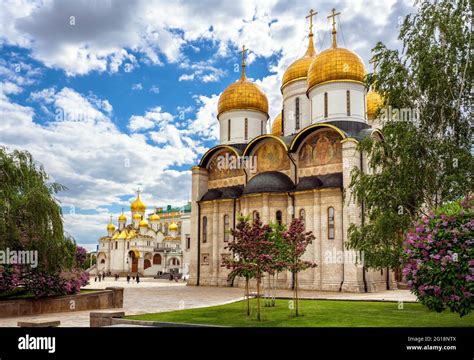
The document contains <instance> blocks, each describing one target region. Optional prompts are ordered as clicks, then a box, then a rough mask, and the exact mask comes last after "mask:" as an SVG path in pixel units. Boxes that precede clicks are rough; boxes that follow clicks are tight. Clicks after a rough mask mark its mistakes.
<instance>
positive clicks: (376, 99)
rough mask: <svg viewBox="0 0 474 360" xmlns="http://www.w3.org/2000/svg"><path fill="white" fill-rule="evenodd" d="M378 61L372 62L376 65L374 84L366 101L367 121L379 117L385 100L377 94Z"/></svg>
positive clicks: (373, 60)
mask: <svg viewBox="0 0 474 360" xmlns="http://www.w3.org/2000/svg"><path fill="white" fill-rule="evenodd" d="M376 60H377V59H375V58H373V59H372V60H370V62H371V63H373V64H374V72H373V75H372V76H373V84H372V88H371V89H370V91H369V92H368V93H367V97H366V101H367V108H366V109H367V119H368V120H374V119H375V118H376V117H377V115H378V111H379V109H380V108H381V107H382V106H383V98H382V96H381V95H380V94H379V93H378V92H377V80H376V74H377V61H376Z"/></svg>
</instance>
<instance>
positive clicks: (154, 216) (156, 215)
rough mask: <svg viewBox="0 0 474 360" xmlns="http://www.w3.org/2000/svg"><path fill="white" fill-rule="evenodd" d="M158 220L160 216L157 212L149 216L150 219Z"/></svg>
mask: <svg viewBox="0 0 474 360" xmlns="http://www.w3.org/2000/svg"><path fill="white" fill-rule="evenodd" d="M158 220H160V216H159V215H158V214H156V213H154V214H152V215H151V216H150V221H158Z"/></svg>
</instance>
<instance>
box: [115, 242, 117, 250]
mask: <svg viewBox="0 0 474 360" xmlns="http://www.w3.org/2000/svg"><path fill="white" fill-rule="evenodd" d="M117 249H118V241H116V242H115V250H117Z"/></svg>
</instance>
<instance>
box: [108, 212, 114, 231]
mask: <svg viewBox="0 0 474 360" xmlns="http://www.w3.org/2000/svg"><path fill="white" fill-rule="evenodd" d="M107 231H115V225H114V224H113V223H112V215H110V222H109V224H108V225H107Z"/></svg>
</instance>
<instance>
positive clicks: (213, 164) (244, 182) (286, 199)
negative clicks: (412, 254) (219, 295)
mask: <svg viewBox="0 0 474 360" xmlns="http://www.w3.org/2000/svg"><path fill="white" fill-rule="evenodd" d="M314 15H315V13H314V12H313V11H311V12H310V15H309V16H308V18H309V19H310V32H309V41H308V47H307V49H306V52H305V54H304V55H303V56H302V57H300V58H298V59H297V60H296V61H294V62H293V63H292V64H291V65H290V66H289V67H288V69H287V70H286V71H285V73H284V75H283V79H282V82H281V93H282V97H283V102H282V109H281V113H280V114H279V115H278V116H277V117H276V119H274V121H273V123H272V126H271V133H267V128H268V122H269V115H268V113H269V109H268V100H267V97H266V95H265V93H264V92H263V91H262V90H261V89H260V88H259V87H258V86H257V85H256V84H255V83H253V82H251V81H250V80H249V79H247V76H246V68H245V61H244V59H245V49H243V51H242V74H241V77H240V79H239V80H237V81H236V82H234V83H232V84H231V85H229V86H228V87H227V88H226V89H225V90H224V91H223V92H222V94H221V95H220V98H219V103H218V115H217V120H218V122H219V127H220V144H219V145H217V146H215V147H213V148H211V149H209V150H208V151H207V152H206V153H205V154H204V155H203V156H202V158H201V160H200V162H199V164H198V165H197V166H194V167H193V168H192V212H191V247H190V251H191V253H190V278H189V281H188V285H211V286H231V285H232V286H243V283H244V280H243V279H237V280H236V281H235V282H234V283H233V284H231V283H229V281H228V280H227V275H228V273H229V270H227V269H226V268H225V267H222V266H221V264H222V259H223V258H224V257H226V256H231V254H230V253H229V251H228V250H227V249H226V245H227V243H228V242H229V241H230V235H229V230H230V229H231V228H233V227H234V226H235V225H236V221H237V217H238V216H239V215H240V214H242V215H246V216H252V217H255V216H258V217H259V218H260V219H261V220H262V221H263V223H267V224H268V223H270V222H279V223H283V224H289V223H290V222H291V219H292V218H293V217H299V218H301V219H302V220H304V223H305V227H306V229H307V230H308V231H312V232H313V233H314V235H315V237H316V240H315V241H314V242H313V243H312V244H311V245H310V246H309V247H308V249H307V252H306V253H305V257H306V259H308V260H311V261H314V262H316V263H317V265H318V266H317V267H316V268H312V269H308V270H306V271H304V272H302V273H301V275H300V277H299V284H300V287H301V288H304V289H313V290H330V291H350V292H364V291H368V292H371V291H378V290H383V289H386V288H395V287H396V286H397V284H396V279H395V277H394V274H393V273H392V272H390V273H388V272H387V271H373V270H368V269H367V268H365V267H364V266H363V262H362V263H361V262H360V261H356V260H355V259H354V258H355V257H354V256H350V255H354V254H353V252H352V251H349V250H347V249H346V242H347V241H348V235H347V234H348V227H349V226H350V224H360V223H361V222H362V221H364V219H363V216H362V213H361V207H360V204H358V203H356V202H355V201H354V199H353V198H352V197H351V194H350V189H349V188H348V185H349V183H350V181H351V170H352V169H353V168H355V167H356V168H359V169H362V170H363V171H367V172H368V171H371V170H370V169H368V166H367V158H366V154H363V153H360V152H359V151H358V150H357V144H358V142H359V141H360V140H361V139H363V138H365V137H375V138H377V139H378V140H382V135H381V133H380V131H379V130H378V129H377V127H378V123H379V121H378V119H377V112H378V109H379V108H380V106H381V104H382V99H381V96H380V95H379V94H378V93H377V92H376V91H375V89H371V90H370V91H368V90H369V89H367V86H366V82H365V76H366V70H365V66H364V62H363V61H362V59H361V58H360V56H359V55H357V54H356V53H355V52H353V51H351V50H349V49H346V48H342V47H340V46H339V45H338V43H337V33H336V26H335V17H336V15H338V14H336V13H335V10H333V13H332V15H331V16H329V17H330V18H332V44H331V46H330V47H329V48H328V49H326V50H324V51H322V52H321V53H319V54H318V53H316V51H315V48H314V44H313V32H312V17H313V16H314ZM222 157H227V158H229V157H235V158H238V159H242V158H244V159H246V158H251V159H253V158H254V159H255V163H256V167H255V169H253V171H249V169H248V168H245V167H244V168H230V167H227V168H223V167H222V166H219V163H218V161H219V159H222ZM277 286H278V287H280V288H291V286H292V276H291V274H290V273H284V274H280V275H279V277H278V284H277Z"/></svg>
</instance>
